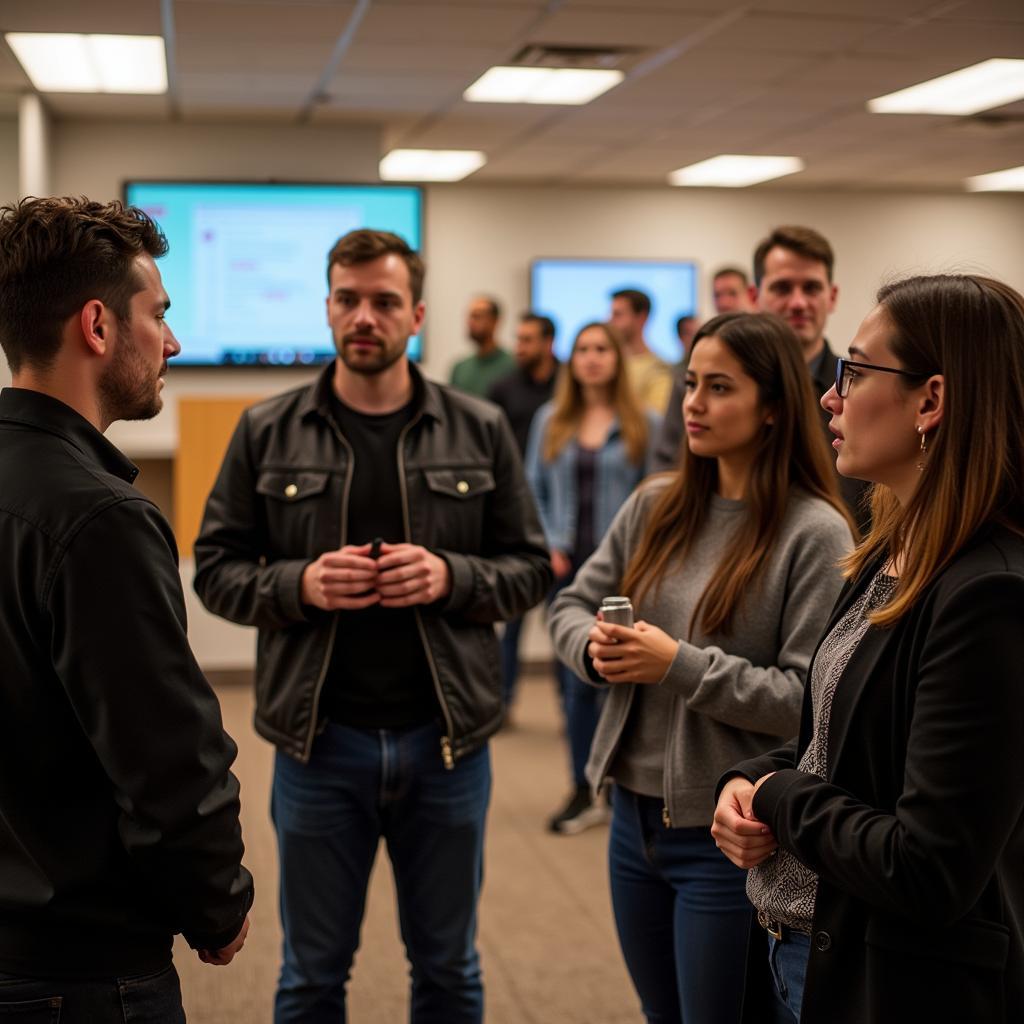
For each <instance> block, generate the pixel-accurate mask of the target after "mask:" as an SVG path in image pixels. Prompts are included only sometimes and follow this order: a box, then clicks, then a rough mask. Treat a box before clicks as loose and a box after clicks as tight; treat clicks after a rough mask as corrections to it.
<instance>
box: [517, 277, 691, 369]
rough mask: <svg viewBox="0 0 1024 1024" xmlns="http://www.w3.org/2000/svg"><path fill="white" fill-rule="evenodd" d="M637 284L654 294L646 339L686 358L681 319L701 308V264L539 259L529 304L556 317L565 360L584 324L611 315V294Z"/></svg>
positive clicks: (659, 350)
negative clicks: (680, 333)
mask: <svg viewBox="0 0 1024 1024" xmlns="http://www.w3.org/2000/svg"><path fill="white" fill-rule="evenodd" d="M623 288H636V289H639V290H640V291H642V292H646V293H647V295H649V296H650V299H651V315H650V318H649V319H648V321H647V328H646V332H645V333H646V339H647V344H648V345H649V346H650V348H651V351H653V352H654V353H655V354H656V355H658V356H660V357H661V358H662V359H664V360H665V361H666V362H668V363H677V362H679V360H680V359H681V358H682V346H681V345H680V344H679V337H678V335H677V334H676V321H677V320H678V319H679V317H681V316H692V315H693V314H694V313H696V311H697V265H696V264H695V263H691V262H688V261H681V260H680V261H658V260H590V259H575V260H573V259H543V260H535V261H534V263H533V265H532V267H531V272H530V308H531V309H533V310H535V311H536V312H538V313H542V314H544V315H545V316H549V317H551V319H552V320H553V321H554V322H555V329H556V331H557V334H556V335H555V354H556V355H557V356H558V358H559V359H561V360H563V361H564V360H566V359H568V357H569V353H570V352H571V351H572V343H573V340H574V339H575V337H576V334H577V333H578V332H579V329H580V328H581V327H582V326H583V325H584V324H588V323H590V322H591V321H594V320H608V318H609V315H610V313H611V303H612V299H611V297H612V293H613V292H617V291H621V290H622V289H623Z"/></svg>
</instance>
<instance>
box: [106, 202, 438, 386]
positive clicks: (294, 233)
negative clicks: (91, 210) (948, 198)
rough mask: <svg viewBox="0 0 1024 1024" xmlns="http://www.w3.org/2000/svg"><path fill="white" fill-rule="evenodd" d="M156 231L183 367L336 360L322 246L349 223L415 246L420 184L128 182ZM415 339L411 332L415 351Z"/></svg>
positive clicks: (417, 242) (411, 347) (331, 243)
mask: <svg viewBox="0 0 1024 1024" xmlns="http://www.w3.org/2000/svg"><path fill="white" fill-rule="evenodd" d="M125 199H126V201H127V202H128V203H129V204H131V205H133V206H138V207H140V208H141V209H143V210H144V211H145V212H146V213H148V214H149V215H150V216H151V217H152V218H153V219H154V220H155V221H156V222H157V223H158V224H159V225H160V227H161V228H162V230H163V232H164V234H166V236H167V241H168V242H169V243H170V251H169V252H168V253H167V255H166V256H164V257H163V258H162V259H161V260H160V261H159V262H158V264H157V265H158V266H159V268H160V273H161V275H162V277H163V281H164V287H165V288H166V289H167V294H168V295H169V296H170V297H171V303H172V308H171V311H170V313H169V314H168V322H169V323H170V325H171V328H172V329H173V331H174V333H175V335H176V337H177V338H178V341H180V342H181V355H180V356H178V357H177V359H176V360H175V362H176V364H178V365H182V364H185V365H193V366H305V365H312V364H316V363H325V362H328V361H330V360H331V359H333V358H334V355H335V350H334V343H333V341H332V339H331V332H330V329H329V327H328V326H327V312H326V306H325V299H326V296H327V254H328V253H329V252H330V250H331V248H332V247H333V246H334V243H335V242H336V241H337V240H338V239H339V238H340V237H341V236H342V235H344V234H345V233H346V232H348V231H352V230H353V229H355V228H363V227H368V228H378V229H381V230H384V231H393V232H394V233H395V234H397V235H400V236H401V237H402V238H404V239H405V240H406V241H407V242H408V243H409V245H410V246H412V248H413V249H416V250H420V249H421V243H422V238H421V230H422V222H423V219H422V207H423V193H422V190H421V189H419V188H416V187H412V186H389V185H298V184H260V185H257V184H228V183H214V182H210V183H188V182H129V183H128V184H127V185H126V186H125ZM420 354H421V345H420V338H419V337H418V336H417V337H415V338H411V339H410V341H409V355H410V356H411V357H412V358H413V359H418V358H419V357H420Z"/></svg>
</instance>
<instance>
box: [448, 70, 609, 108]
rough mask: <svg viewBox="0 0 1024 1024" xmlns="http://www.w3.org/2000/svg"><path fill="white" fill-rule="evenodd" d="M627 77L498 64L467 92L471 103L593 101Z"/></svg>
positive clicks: (607, 73) (573, 102) (604, 73)
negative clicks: (499, 65) (501, 65)
mask: <svg viewBox="0 0 1024 1024" xmlns="http://www.w3.org/2000/svg"><path fill="white" fill-rule="evenodd" d="M625 77H626V76H625V75H624V74H623V73H622V72H621V71H614V70H604V71H600V70H592V69H588V68H517V67H495V68H491V69H490V70H489V71H485V72H484V73H483V74H482V75H481V76H480V77H479V78H478V79H477V80H476V81H475V82H474V83H473V84H472V85H471V86H470V87H469V88H468V89H467V90H466V91H465V92H464V93H463V94H462V98H463V99H465V100H469V102H470V103H558V104H566V105H579V104H583V103H589V102H590V101H591V100H593V99H596V98H597V97H598V96H600V95H601V94H602V93H604V92H607V91H608V90H609V89H611V88H612V87H613V86H616V85H618V84H619V82H621V81H622V79H623V78H625Z"/></svg>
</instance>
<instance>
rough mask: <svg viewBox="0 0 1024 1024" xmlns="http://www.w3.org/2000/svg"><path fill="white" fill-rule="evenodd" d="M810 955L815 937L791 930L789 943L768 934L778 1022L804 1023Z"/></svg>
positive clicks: (780, 1023) (788, 938)
mask: <svg viewBox="0 0 1024 1024" xmlns="http://www.w3.org/2000/svg"><path fill="white" fill-rule="evenodd" d="M810 955H811V937H810V936H809V935H804V934H803V932H789V933H788V935H787V937H786V941H785V942H779V941H778V940H777V939H773V938H772V937H771V936H770V935H769V936H768V966H769V967H770V968H771V972H772V981H774V982H775V995H776V1010H775V1019H776V1022H777V1024H800V1004H801V1003H803V1001H804V980H805V978H806V977H807V959H808V957H809V956H810ZM779 1003H781V1004H782V1005H781V1006H779V1005H778V1004H779Z"/></svg>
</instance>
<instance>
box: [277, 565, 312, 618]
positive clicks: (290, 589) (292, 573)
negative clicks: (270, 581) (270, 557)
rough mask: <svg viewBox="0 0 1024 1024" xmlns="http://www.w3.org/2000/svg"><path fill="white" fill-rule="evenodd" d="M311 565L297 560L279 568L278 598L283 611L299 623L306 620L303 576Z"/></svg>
mask: <svg viewBox="0 0 1024 1024" xmlns="http://www.w3.org/2000/svg"><path fill="white" fill-rule="evenodd" d="M309 564H310V563H309V561H302V560H300V559H296V560H295V561H294V562H291V561H290V562H283V563H280V564H279V566H278V577H277V597H278V601H279V602H280V605H281V611H282V613H283V614H284V615H285V616H287V617H288V618H289V619H291V620H294V621H297V622H301V621H302V620H303V619H305V618H306V608H305V606H304V605H303V603H302V574H303V573H304V572H305V571H306V566H307V565H309Z"/></svg>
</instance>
